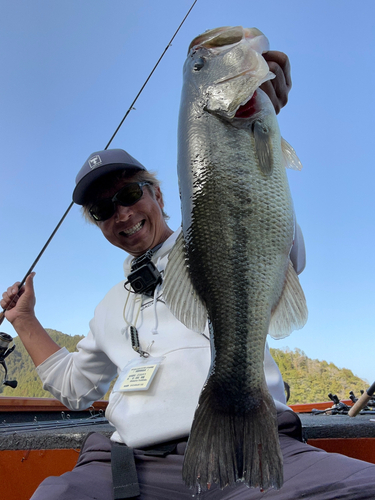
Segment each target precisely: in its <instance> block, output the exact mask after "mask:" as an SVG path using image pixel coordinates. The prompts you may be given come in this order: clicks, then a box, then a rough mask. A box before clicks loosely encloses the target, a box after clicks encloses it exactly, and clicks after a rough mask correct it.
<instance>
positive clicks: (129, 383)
mask: <svg viewBox="0 0 375 500" xmlns="http://www.w3.org/2000/svg"><path fill="white" fill-rule="evenodd" d="M163 359H164V356H163V357H159V358H153V357H152V356H149V357H148V358H141V357H140V358H136V359H133V360H131V361H130V362H129V363H128V364H127V365H125V367H124V369H123V370H122V372H121V373H120V375H119V377H118V379H117V381H116V383H115V385H114V387H113V392H132V391H147V390H148V389H149V387H150V386H151V382H152V381H153V379H154V377H155V375H156V372H157V371H158V369H159V367H160V365H161V362H162V361H163Z"/></svg>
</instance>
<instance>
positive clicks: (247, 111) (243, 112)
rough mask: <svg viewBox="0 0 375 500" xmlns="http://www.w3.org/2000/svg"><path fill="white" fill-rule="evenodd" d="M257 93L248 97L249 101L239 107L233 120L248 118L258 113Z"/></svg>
mask: <svg viewBox="0 0 375 500" xmlns="http://www.w3.org/2000/svg"><path fill="white" fill-rule="evenodd" d="M256 97H257V92H256V91H255V92H254V94H253V95H252V96H251V97H250V99H249V100H248V101H247V102H246V103H245V104H243V105H241V106H240V107H239V108H238V109H237V111H236V114H235V115H234V116H235V118H250V117H251V116H253V115H255V113H257V112H258V111H259V105H257V99H256Z"/></svg>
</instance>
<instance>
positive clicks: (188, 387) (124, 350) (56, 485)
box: [1, 53, 375, 500]
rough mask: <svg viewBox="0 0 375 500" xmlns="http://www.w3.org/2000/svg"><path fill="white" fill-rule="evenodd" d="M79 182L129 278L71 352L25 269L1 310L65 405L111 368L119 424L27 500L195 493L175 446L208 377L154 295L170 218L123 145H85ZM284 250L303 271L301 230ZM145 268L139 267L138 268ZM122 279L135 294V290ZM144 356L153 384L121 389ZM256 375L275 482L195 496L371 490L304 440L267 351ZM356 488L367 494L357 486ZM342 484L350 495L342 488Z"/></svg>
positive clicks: (282, 62)
mask: <svg viewBox="0 0 375 500" xmlns="http://www.w3.org/2000/svg"><path fill="white" fill-rule="evenodd" d="M268 59H271V62H270V66H274V67H273V68H272V69H273V70H274V71H275V73H276V74H277V75H278V78H277V79H276V80H277V81H276V83H275V80H273V81H272V83H270V82H267V84H268V87H266V88H265V90H268V94H269V95H270V96H271V98H272V99H273V102H274V105H275V109H276V110H278V107H281V106H282V105H283V104H285V102H286V95H287V93H288V90H289V88H290V75H289V66H288V62H287V58H285V56H284V55H282V54H279V53H268ZM275 65H276V66H277V68H275ZM287 82H288V84H287ZM76 182H77V184H76V188H75V190H74V193H73V200H74V201H75V202H76V203H78V204H80V205H82V206H83V210H84V213H85V215H86V216H87V217H89V218H90V220H92V221H93V222H94V223H95V224H97V226H98V227H99V229H100V230H101V232H102V233H103V235H104V237H105V238H106V239H107V240H108V241H109V242H110V243H111V244H113V245H115V246H117V247H119V248H121V249H123V250H125V251H126V252H127V253H129V257H128V258H127V259H126V260H125V264H124V271H125V276H126V277H127V279H126V280H123V281H121V282H120V283H119V284H117V285H115V286H114V287H113V288H112V289H111V290H110V291H109V292H108V293H107V295H106V296H105V297H104V299H103V300H102V301H101V302H100V304H99V305H98V306H97V308H96V310H95V314H94V318H93V319H92V321H91V322H90V332H89V334H88V335H87V337H86V338H85V339H83V340H82V341H81V342H80V343H79V344H78V352H77V353H68V351H67V350H66V349H64V348H60V346H58V345H57V344H55V343H54V342H53V341H52V339H51V338H50V337H49V336H48V334H47V332H46V331H45V330H44V329H43V327H42V326H41V325H40V323H39V322H38V320H37V319H36V317H35V314H34V305H35V295H34V291H33V284H32V280H33V276H29V277H28V278H27V280H26V284H25V287H24V288H22V290H21V291H20V293H19V298H18V299H17V298H15V297H16V295H17V286H16V284H15V285H13V286H12V287H10V288H9V289H8V290H7V292H5V293H4V294H3V300H2V301H1V306H2V307H3V308H8V310H7V312H6V318H7V319H8V320H9V321H10V322H11V323H12V324H13V326H14V328H15V329H16V331H17V333H18V334H19V336H20V338H21V340H22V342H23V343H24V345H25V347H26V349H27V350H28V352H29V354H30V355H31V357H32V359H33V361H34V363H35V365H36V366H37V370H38V373H39V375H40V377H41V379H42V380H43V384H44V387H45V388H46V389H48V390H49V391H50V392H51V393H52V394H53V395H54V396H56V397H57V398H58V399H60V400H61V401H62V402H63V403H64V404H65V405H67V406H68V407H69V408H71V409H73V410H78V409H81V408H86V407H87V406H89V405H90V404H91V403H92V402H93V401H95V400H97V399H99V398H100V397H102V396H103V395H104V394H105V393H106V391H107V390H108V387H109V384H110V382H111V381H112V380H113V379H114V378H115V377H116V376H117V375H118V380H117V382H116V385H115V387H114V390H113V392H112V393H111V395H110V399H109V405H108V408H107V412H106V416H107V418H108V420H109V421H110V422H111V423H112V424H113V425H114V426H115V428H116V432H115V433H114V434H113V436H112V438H111V440H112V443H111V441H109V440H108V439H107V438H105V437H104V436H102V435H100V434H96V433H94V434H91V435H89V436H88V438H87V439H86V441H85V443H84V444H83V447H82V452H81V454H80V457H79V459H78V463H77V466H76V467H75V468H74V470H73V471H72V472H69V473H66V474H64V475H63V476H61V477H58V478H48V479H47V480H45V481H44V482H43V483H42V484H41V486H40V487H39V488H38V489H37V491H36V492H35V494H34V495H33V497H32V498H33V500H42V499H43V500H45V499H48V500H53V499H59V500H70V499H73V498H74V499H76V498H79V499H103V500H104V499H109V498H112V497H113V495H114V498H116V499H118V498H133V497H136V498H141V499H142V500H149V499H170V500H176V499H185V498H186V499H190V498H191V497H192V495H193V494H195V493H196V492H193V491H191V490H189V489H187V488H186V486H185V485H184V484H183V482H182V478H181V470H182V462H183V453H184V449H185V446H186V440H187V436H188V434H189V430H190V427H191V422H192V419H193V415H194V410H195V406H196V404H197V400H198V396H199V392H200V390H201V388H202V386H203V383H204V381H205V379H206V377H207V372H208V368H209V364H210V343H209V339H208V333H207V329H206V330H205V331H203V332H192V331H190V330H188V329H187V328H186V327H185V326H184V325H182V324H181V323H180V322H178V321H177V320H176V319H175V318H174V317H173V316H172V314H171V313H170V311H169V309H168V308H167V306H166V305H165V303H164V301H163V289H162V275H163V271H164V269H165V265H166V263H167V260H168V254H169V251H170V250H171V248H172V246H173V243H174V241H175V239H176V237H177V235H178V231H177V232H175V233H174V232H173V231H172V230H171V229H170V228H169V226H168V225H167V222H166V215H165V213H164V211H163V209H164V202H163V197H162V193H161V190H160V187H159V183H158V181H157V179H156V177H155V176H154V175H152V174H151V173H150V172H148V171H147V170H146V169H145V168H144V166H143V165H141V164H140V163H139V162H138V161H137V160H135V159H134V158H133V157H131V156H130V155H129V154H128V153H126V152H125V151H123V150H107V151H99V152H96V153H93V154H92V155H90V157H89V158H88V160H87V161H86V162H85V164H84V166H83V167H82V169H81V171H80V172H79V173H78V176H77V179H76ZM292 260H293V265H294V266H295V268H296V270H297V272H299V271H301V270H302V269H303V267H304V246H303V239H302V236H301V234H300V233H299V232H298V233H297V240H296V243H295V245H294V248H293V252H292ZM142 266H145V269H143V271H142V272H139V269H140V268H142ZM131 287H133V288H134V289H135V290H137V291H138V293H132V290H131ZM13 299H14V302H13V303H12V302H11V301H12V300H13ZM150 359H152V361H153V365H156V368H155V369H153V372H152V375H153V380H152V381H151V383H150V384H148V380H145V381H144V387H142V389H144V390H135V391H134V390H129V388H130V389H134V388H136V387H134V386H133V387H132V383H133V382H132V380H131V377H129V375H131V373H132V372H131V370H132V369H133V368H136V367H138V368H139V367H142V368H143V369H146V368H150V364H149V363H148V360H150ZM265 373H266V379H267V384H268V387H269V390H270V392H271V394H272V396H273V397H274V400H275V403H276V407H277V410H278V421H279V434H280V443H281V449H282V452H283V454H284V476H285V484H284V486H283V488H282V489H281V490H280V491H273V490H272V491H268V492H267V493H263V492H260V491H258V490H255V489H254V490H253V489H248V488H247V487H246V486H244V485H241V484H240V485H238V486H237V487H236V488H226V489H224V490H220V489H219V488H218V487H217V486H216V485H212V486H211V488H210V490H209V491H207V492H205V493H199V492H198V493H199V495H200V496H199V498H201V499H204V498H208V499H231V498H237V499H242V498H243V499H245V498H246V499H258V498H263V497H267V498H275V499H276V498H277V499H283V500H291V499H294V498H302V497H303V498H314V499H328V498H375V482H374V480H373V479H371V476H372V477H374V472H375V466H373V465H371V464H367V463H365V462H360V461H355V460H351V459H348V458H346V457H342V456H335V455H330V454H327V453H325V452H323V451H320V450H316V449H314V448H312V447H309V446H307V445H305V444H303V443H302V442H301V432H300V424H299V420H298V418H297V417H296V416H295V414H294V413H293V412H291V411H290V410H289V409H288V408H287V407H286V405H285V396H284V391H283V382H282V378H281V375H280V372H279V370H278V368H277V366H276V364H275V362H274V361H273V359H272V357H271V356H270V353H269V350H268V349H266V351H265ZM120 443H126V445H128V446H130V447H134V448H135V450H134V455H135V465H136V470H137V474H136V475H135V470H134V469H133V468H132V467H134V459H133V453H132V452H131V450H130V449H129V448H128V447H126V446H124V445H121V444H120ZM111 457H112V460H111ZM111 461H112V466H113V471H112V469H111ZM124 470H126V471H127V472H126V473H125V474H124ZM306 471H307V472H306ZM348 476H350V477H349V479H348ZM368 476H370V479H368ZM138 483H139V485H138ZM364 483H365V486H364ZM358 484H362V486H360V487H357V485H358ZM362 488H367V494H368V492H370V496H358V495H360V494H362V493H360V492H361V491H362ZM139 492H140V496H138V493H139ZM351 492H352V493H353V492H354V493H353V496H348V495H351V494H352V493H351Z"/></svg>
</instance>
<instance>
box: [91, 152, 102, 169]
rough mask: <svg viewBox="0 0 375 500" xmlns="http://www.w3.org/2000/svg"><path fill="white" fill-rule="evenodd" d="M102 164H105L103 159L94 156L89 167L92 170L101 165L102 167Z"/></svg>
mask: <svg viewBox="0 0 375 500" xmlns="http://www.w3.org/2000/svg"><path fill="white" fill-rule="evenodd" d="M102 163H103V162H102V159H101V158H100V156H99V155H95V156H93V157H92V158H90V159H89V167H90V168H96V167H99V165H101V164H102Z"/></svg>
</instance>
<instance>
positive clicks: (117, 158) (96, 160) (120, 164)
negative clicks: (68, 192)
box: [73, 149, 146, 205]
mask: <svg viewBox="0 0 375 500" xmlns="http://www.w3.org/2000/svg"><path fill="white" fill-rule="evenodd" d="M116 170H129V174H130V175H131V172H132V171H134V173H135V172H136V171H138V170H146V168H145V167H144V166H143V165H142V164H141V163H139V161H138V160H136V159H135V158H133V157H132V156H130V154H129V153H127V152H126V151H124V150H123V149H105V150H103V151H97V152H96V153H92V154H91V155H90V156H89V157H88V158H87V160H86V162H85V163H84V165H83V167H82V168H81V170H80V171H79V172H78V175H77V177H76V187H75V189H74V191H73V201H74V203H77V205H83V204H84V203H85V195H86V193H87V190H88V188H89V187H90V186H91V184H92V183H93V182H94V181H96V180H97V179H99V178H100V177H102V176H103V175H105V174H109V173H110V172H114V171H116Z"/></svg>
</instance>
